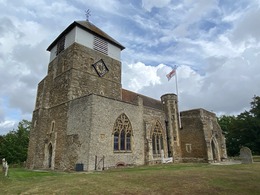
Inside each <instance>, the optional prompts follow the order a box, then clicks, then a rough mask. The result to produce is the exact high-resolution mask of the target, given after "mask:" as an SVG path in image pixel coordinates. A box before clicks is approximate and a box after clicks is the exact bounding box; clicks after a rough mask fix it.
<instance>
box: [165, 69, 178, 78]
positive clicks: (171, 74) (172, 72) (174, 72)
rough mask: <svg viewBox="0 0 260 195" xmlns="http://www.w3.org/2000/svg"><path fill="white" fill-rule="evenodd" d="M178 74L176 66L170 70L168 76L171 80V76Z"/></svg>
mask: <svg viewBox="0 0 260 195" xmlns="http://www.w3.org/2000/svg"><path fill="white" fill-rule="evenodd" d="M175 74H176V68H174V69H172V71H171V72H169V73H168V74H167V75H166V77H167V78H168V81H169V80H171V78H172V77H173V76H174V75H175Z"/></svg>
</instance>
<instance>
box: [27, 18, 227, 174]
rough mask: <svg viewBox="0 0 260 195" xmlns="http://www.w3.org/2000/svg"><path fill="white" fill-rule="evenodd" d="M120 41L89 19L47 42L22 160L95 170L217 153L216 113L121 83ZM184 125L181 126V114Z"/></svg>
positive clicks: (220, 144)
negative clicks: (45, 62) (181, 108)
mask: <svg viewBox="0 0 260 195" xmlns="http://www.w3.org/2000/svg"><path fill="white" fill-rule="evenodd" d="M123 49H124V46H122V45H121V44H120V43H118V42H117V41H116V40H114V39H113V38H111V37H110V36H109V35H107V34H106V33H104V32H103V31H102V30H100V29H99V28H97V27H96V26H95V25H93V24H92V23H90V22H88V21H75V22H73V23H72V24H71V25H69V26H68V27H67V28H66V29H65V30H64V31H63V32H62V33H61V34H60V35H59V36H58V37H57V38H56V39H55V40H54V41H53V42H52V43H51V45H50V46H49V47H48V48H47V50H48V51H49V52H50V63H49V66H48V74H47V76H46V77H45V78H44V79H43V80H42V81H41V82H40V83H39V85H38V91H37V98H36V105H35V110H34V112H33V118H32V129H31V131H30V142H29V148H28V159H27V167H28V168H31V169H33V168H44V169H46V168H47V169H59V170H75V169H76V170H86V171H88V170H97V169H104V168H109V167H115V166H125V165H142V164H151V163H161V162H163V161H162V159H164V158H168V157H172V159H173V162H185V161H191V160H192V161H194V160H195V161H204V162H205V161H206V162H210V161H213V160H221V159H224V158H226V148H225V139H224V136H223V135H222V131H221V129H220V127H219V126H218V124H217V121H216V116H215V115H214V114H213V113H210V112H208V111H205V110H203V109H196V110H192V111H185V112H182V113H181V118H180V115H179V111H178V104H177V96H176V95H175V94H165V95H163V96H162V97H161V101H159V100H155V99H152V98H150V97H146V96H143V95H141V94H137V93H134V92H131V91H128V90H125V89H123V88H122V86H121V61H120V58H121V51H122V50H123ZM181 120H182V121H183V122H182V126H181V128H180V125H181V123H180V121H181Z"/></svg>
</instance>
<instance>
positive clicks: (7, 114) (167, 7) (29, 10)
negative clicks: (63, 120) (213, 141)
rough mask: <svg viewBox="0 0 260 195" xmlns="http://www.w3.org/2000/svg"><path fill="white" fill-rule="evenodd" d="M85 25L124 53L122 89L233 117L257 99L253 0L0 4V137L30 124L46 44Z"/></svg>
mask: <svg viewBox="0 0 260 195" xmlns="http://www.w3.org/2000/svg"><path fill="white" fill-rule="evenodd" d="M87 9H89V10H90V11H91V16H90V17H89V20H90V22H92V23H93V24H95V25H96V26H97V27H99V28H101V29H102V30H103V31H105V32H106V33H108V34H109V35H111V36H112V37H113V38H114V39H116V40H117V41H119V42H120V43H121V44H122V45H124V46H125V47H126V49H125V50H123V52H122V59H121V61H122V67H123V69H122V74H123V78H122V85H123V88H126V89H129V90H132V91H135V92H138V93H141V94H144V95H147V96H152V97H154V98H156V99H160V96H161V95H163V94H165V93H176V89H175V79H171V80H170V81H167V78H166V76H165V75H166V74H167V73H169V72H170V71H171V67H173V66H174V65H178V69H177V74H178V87H179V106H180V110H188V109H193V108H205V109H207V110H209V111H213V112H215V113H216V114H217V115H221V114H227V115H232V114H238V113H240V112H243V111H244V110H246V109H249V107H250V101H251V100H252V97H253V96H254V95H260V87H259V83H260V65H259V62H260V41H259V40H260V22H259V18H260V2H259V0H250V1H248V0H236V1H234V0H197V1H195V0H172V1H171V0H160V1H158V0H133V1H126V0H122V1H119V0H109V1H105V0H88V1H87V0H74V1H69V0H68V1H62V0H55V1H50V0H37V1H33V0H12V1H10V0H0V134H5V133H6V132H8V131H9V130H12V129H15V128H16V125H17V123H18V122H19V121H21V120H22V119H27V120H31V118H32V111H33V109H34V105H35V96H36V90H37V84H38V82H39V81H40V80H42V79H43V77H44V76H45V75H46V73H47V65H48V63H49V53H48V52H47V51H46V48H47V47H48V46H49V44H50V43H51V42H52V41H53V40H54V39H55V38H56V37H57V36H58V35H59V34H60V33H61V32H62V31H63V30H64V29H65V28H66V27H67V26H68V25H69V24H71V23H72V22H73V21H75V20H85V19H86V17H85V10H87Z"/></svg>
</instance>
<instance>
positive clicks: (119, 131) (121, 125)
mask: <svg viewBox="0 0 260 195" xmlns="http://www.w3.org/2000/svg"><path fill="white" fill-rule="evenodd" d="M113 136H114V151H117V152H130V151H131V148H132V147H131V145H132V136H133V135H132V125H131V123H130V121H129V119H128V117H127V116H126V115H125V114H121V115H120V116H119V117H118V118H117V119H116V122H115V124H114V129H113Z"/></svg>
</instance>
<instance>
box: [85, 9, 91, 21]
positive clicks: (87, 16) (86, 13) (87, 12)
mask: <svg viewBox="0 0 260 195" xmlns="http://www.w3.org/2000/svg"><path fill="white" fill-rule="evenodd" d="M85 15H86V21H88V19H89V17H90V16H91V14H90V10H89V9H88V10H86V11H85Z"/></svg>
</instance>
